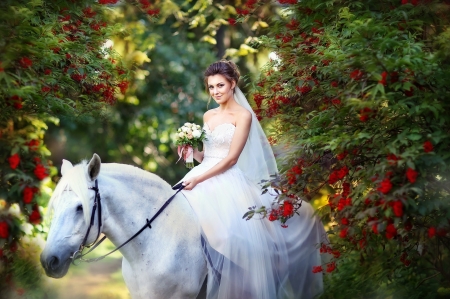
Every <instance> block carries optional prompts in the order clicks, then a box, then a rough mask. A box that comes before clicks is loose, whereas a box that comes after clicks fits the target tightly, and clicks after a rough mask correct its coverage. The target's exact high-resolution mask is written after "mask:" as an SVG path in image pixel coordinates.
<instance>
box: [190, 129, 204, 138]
mask: <svg viewBox="0 0 450 299" xmlns="http://www.w3.org/2000/svg"><path fill="white" fill-rule="evenodd" d="M192 136H194V138H198V137H200V136H202V132H200V131H199V130H194V131H192Z"/></svg>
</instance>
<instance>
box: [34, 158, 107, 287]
mask: <svg viewBox="0 0 450 299" xmlns="http://www.w3.org/2000/svg"><path fill="white" fill-rule="evenodd" d="M100 166H101V160H100V157H99V156H98V155H97V154H94V156H93V157H92V159H91V160H90V161H89V163H86V162H82V163H80V164H78V165H75V166H73V165H72V163H70V162H69V161H67V160H63V165H62V167H61V174H62V178H61V180H60V181H59V183H58V185H57V186H56V189H55V191H54V193H53V196H52V198H51V199H50V203H49V207H48V209H49V212H50V211H52V212H53V219H52V224H51V226H50V231H49V233H48V237H47V244H46V246H45V248H44V251H43V252H42V253H41V264H42V266H43V267H44V269H45V272H46V274H47V275H48V276H50V277H54V278H60V277H63V276H64V275H66V273H67V270H68V269H69V265H70V263H71V261H72V259H71V256H72V254H73V253H74V252H75V251H77V250H78V249H79V247H80V244H81V243H82V241H83V239H84V236H85V234H86V231H87V228H88V226H89V222H90V219H89V218H90V211H91V206H92V203H93V201H94V195H95V192H94V191H93V190H90V189H89V187H92V186H93V182H94V181H95V179H96V178H97V176H98V175H99V173H100ZM48 214H50V213H48ZM96 232H97V221H96V222H95V225H94V227H92V229H91V233H90V234H89V238H88V240H87V242H88V243H90V242H93V241H94V239H95V236H96V235H97V234H96Z"/></svg>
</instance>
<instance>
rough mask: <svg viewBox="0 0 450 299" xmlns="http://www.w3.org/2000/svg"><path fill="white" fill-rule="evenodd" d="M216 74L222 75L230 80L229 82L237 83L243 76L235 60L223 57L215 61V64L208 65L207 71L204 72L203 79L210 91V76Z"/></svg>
mask: <svg viewBox="0 0 450 299" xmlns="http://www.w3.org/2000/svg"><path fill="white" fill-rule="evenodd" d="M214 75H222V76H224V77H225V78H226V79H227V80H228V82H230V83H231V82H232V81H234V82H235V83H236V85H237V83H238V81H239V77H240V76H241V74H240V73H239V69H238V67H237V65H236V64H235V63H234V62H233V61H228V60H225V59H222V60H219V61H217V62H214V63H213V64H211V65H210V66H208V68H207V69H206V71H205V73H204V74H203V76H204V77H203V81H204V82H205V87H206V92H208V77H209V76H214ZM233 92H234V90H233Z"/></svg>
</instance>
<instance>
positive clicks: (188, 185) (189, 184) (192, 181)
mask: <svg viewBox="0 0 450 299" xmlns="http://www.w3.org/2000/svg"><path fill="white" fill-rule="evenodd" d="M197 184H198V181H197V178H196V177H193V178H189V179H187V180H185V181H183V186H184V190H192V189H194V187H195V186H196V185H197Z"/></svg>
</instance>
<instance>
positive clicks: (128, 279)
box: [122, 258, 144, 299]
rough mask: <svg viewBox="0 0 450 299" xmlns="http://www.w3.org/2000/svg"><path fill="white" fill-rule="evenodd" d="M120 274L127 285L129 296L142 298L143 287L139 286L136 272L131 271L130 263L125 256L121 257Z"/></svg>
mask: <svg viewBox="0 0 450 299" xmlns="http://www.w3.org/2000/svg"><path fill="white" fill-rule="evenodd" d="M122 276H123V280H124V281H125V284H126V285H127V288H128V291H129V292H130V295H131V298H133V299H141V298H142V299H143V298H144V296H143V295H144V294H142V291H143V290H142V289H143V288H140V287H139V280H138V277H137V275H136V272H134V271H133V269H132V268H131V266H130V263H129V262H128V261H127V260H126V259H125V258H122Z"/></svg>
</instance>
